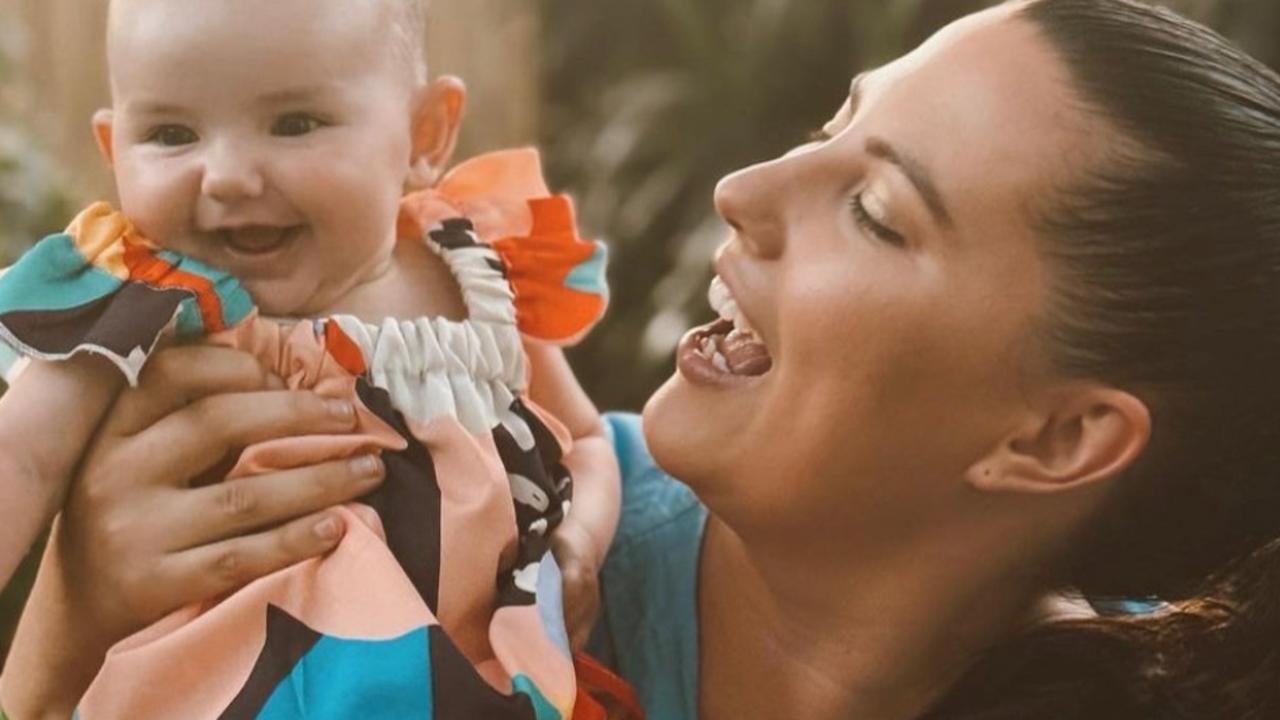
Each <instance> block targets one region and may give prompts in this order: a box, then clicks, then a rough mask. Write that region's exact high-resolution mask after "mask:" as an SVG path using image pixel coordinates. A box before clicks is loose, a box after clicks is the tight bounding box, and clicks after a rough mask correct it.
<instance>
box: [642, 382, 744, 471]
mask: <svg viewBox="0 0 1280 720" xmlns="http://www.w3.org/2000/svg"><path fill="white" fill-rule="evenodd" d="M710 394H717V393H714V392H709V391H708V389H707V388H703V387H699V386H698V385H696V384H694V383H691V382H690V381H689V380H688V379H686V378H685V377H683V376H682V375H681V374H680V373H678V372H677V373H675V374H673V375H672V376H671V377H670V378H668V380H667V382H666V383H664V384H663V385H662V387H660V388H658V391H657V392H655V393H654V394H653V396H652V397H650V398H649V401H648V402H647V403H645V406H644V413H643V418H644V436H645V442H646V444H647V445H648V448H649V452H650V454H652V455H653V459H654V461H655V462H657V464H658V466H659V467H661V468H662V469H663V470H664V471H666V472H667V473H668V474H669V475H671V476H673V477H676V478H679V479H680V480H681V481H683V482H685V483H686V484H688V485H690V486H692V487H693V488H694V489H695V490H696V489H697V488H698V486H699V485H700V484H701V482H702V480H703V478H705V477H708V476H709V475H713V474H716V473H718V472H721V471H725V470H727V469H728V465H729V464H730V463H731V462H732V460H733V458H732V456H731V448H732V447H734V446H736V445H737V443H736V442H735V441H736V440H738V439H739V438H740V437H741V434H742V432H743V430H744V428H742V427H740V426H739V425H740V422H741V421H742V420H744V418H742V417H741V416H740V415H739V416H737V417H734V413H733V412H726V410H728V408H726V407H723V403H720V402H716V400H717V399H718V398H714V397H708V395H710Z"/></svg>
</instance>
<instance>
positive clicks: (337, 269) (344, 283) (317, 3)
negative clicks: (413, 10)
mask: <svg viewBox="0 0 1280 720" xmlns="http://www.w3.org/2000/svg"><path fill="white" fill-rule="evenodd" d="M116 2H117V3H122V5H121V6H119V7H117V8H116V12H117V18H116V21H115V22H114V23H113V29H112V32H111V40H110V46H111V47H110V52H111V65H112V91H113V109H112V112H111V114H110V115H109V116H107V115H102V116H101V121H100V123H99V132H100V136H104V135H106V134H107V133H109V143H110V147H111V152H110V154H111V156H112V162H113V169H114V172H115V178H116V184H117V187H118V190H119V194H120V203H121V209H122V210H123V211H124V213H125V214H126V215H127V216H129V217H130V218H131V219H132V220H133V221H134V223H135V224H136V225H137V226H138V229H139V230H140V231H141V232H142V233H143V234H144V235H145V236H147V237H148V238H150V239H152V240H153V241H155V242H156V243H158V244H160V245H163V246H165V247H167V248H170V249H173V250H176V251H178V252H181V253H184V254H187V255H190V256H193V257H195V258H196V259H198V260H201V261H204V262H206V263H208V264H210V265H213V266H215V267H219V268H222V269H225V270H227V271H229V272H231V273H232V274H233V275H236V276H237V277H239V278H240V279H241V280H242V281H243V282H244V283H245V285H246V286H247V288H248V289H249V291H250V293H251V294H252V295H253V297H254V299H255V300H256V301H257V302H258V304H259V305H260V306H261V308H262V310H263V312H265V313H267V314H270V315H305V314H310V313H318V312H322V311H323V310H325V309H327V308H328V307H329V306H330V305H331V304H332V302H333V301H334V300H336V299H337V298H340V297H342V296H343V295H344V294H345V293H346V292H347V291H348V290H350V289H351V288H352V287H353V286H355V285H356V284H359V283H361V282H364V281H366V280H368V279H370V278H372V277H374V276H376V275H377V274H378V273H380V272H382V271H383V270H385V268H386V266H387V265H388V263H389V262H390V257H391V252H392V248H393V245H394V242H395V221H396V214H397V209H398V205H399V198H400V195H401V193H402V191H403V188H404V184H405V180H406V176H407V175H408V173H409V169H410V165H411V159H412V155H413V149H412V146H413V143H412V137H411V136H412V122H411V120H412V117H413V115H414V105H415V103H416V100H417V98H418V96H419V94H418V92H417V91H416V88H415V83H414V82H413V80H412V73H411V72H410V71H409V70H408V69H407V68H406V66H405V63H404V62H403V59H402V58H400V57H397V54H396V52H395V51H394V50H393V49H392V48H393V43H392V42H391V40H390V33H391V19H390V18H391V15H390V10H389V9H388V8H387V7H386V6H387V5H388V3H385V2H376V1H373V2H350V1H349V0H270V1H269V2H264V1H263V0H217V1H216V2H214V1H211V0H116ZM108 121H109V123H110V124H109V126H108V124H107V123H108Z"/></svg>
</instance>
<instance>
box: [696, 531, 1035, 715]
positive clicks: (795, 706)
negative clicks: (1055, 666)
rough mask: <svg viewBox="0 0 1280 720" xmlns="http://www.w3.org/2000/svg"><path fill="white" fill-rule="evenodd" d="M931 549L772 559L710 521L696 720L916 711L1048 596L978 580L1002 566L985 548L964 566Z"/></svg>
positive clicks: (1009, 582)
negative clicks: (865, 558)
mask: <svg viewBox="0 0 1280 720" xmlns="http://www.w3.org/2000/svg"><path fill="white" fill-rule="evenodd" d="M932 537H934V538H936V537H937V536H936V535H933V536H932ZM935 548H942V549H933V550H931V549H930V548H903V552H901V553H896V555H897V557H896V558H890V557H880V558H877V559H876V560H873V561H869V562H866V563H855V562H844V563H840V564H839V566H838V567H836V566H833V565H832V564H831V563H828V562H826V561H824V560H822V559H821V554H815V553H803V554H802V553H794V554H791V555H786V554H782V555H775V556H771V555H770V554H769V552H768V550H767V549H763V548H760V547H756V546H752V545H749V544H748V543H746V542H744V541H743V540H742V539H741V538H740V537H738V536H737V535H735V534H734V532H733V530H732V529H730V528H729V527H728V526H726V525H724V524H723V523H722V522H720V521H718V520H717V519H716V518H715V517H714V516H713V517H712V518H711V519H710V520H709V521H708V526H707V535H706V540H705V544H704V546H703V556H702V562H701V564H700V568H701V570H700V579H699V587H700V592H699V617H700V620H701V625H700V627H701V631H700V668H699V669H700V673H699V675H700V678H701V682H700V698H699V717H700V718H701V720H724V719H726V718H743V717H804V718H813V719H814V720H825V719H826V718H841V719H843V718H849V717H857V718H868V719H871V718H883V719H884V720H897V719H900V718H901V719H903V720H905V719H907V718H914V717H917V716H918V715H919V714H921V713H922V712H924V711H925V710H926V709H927V708H928V707H929V706H930V705H931V704H932V703H933V702H934V701H936V700H937V699H938V697H940V695H941V694H942V693H943V692H944V691H945V690H946V688H947V687H949V686H950V684H951V683H953V682H954V681H955V680H957V679H958V678H959V676H960V675H961V674H962V673H963V672H964V670H965V669H966V667H967V665H968V662H969V659H970V658H972V657H973V654H974V653H976V652H978V651H980V650H981V649H982V648H983V647H985V646H987V645H989V644H990V643H991V642H993V641H994V640H995V639H997V638H998V637H999V636H1000V635H1001V634H1002V633H1003V632H1007V631H1008V630H1009V629H1011V628H1013V627H1015V626H1016V624H1017V623H1018V621H1019V620H1020V619H1021V618H1023V617H1025V616H1026V614H1027V613H1028V610H1029V608H1030V607H1031V606H1033V605H1034V599H1035V598H1036V597H1038V596H1040V595H1042V594H1043V593H1042V592H1041V588H1039V587H1038V586H1037V585H1036V584H1035V583H1033V582H1031V581H1025V582H1022V581H1018V580H1016V579H1010V578H1011V577H1015V578H1016V574H1014V573H1011V572H997V571H994V570H993V571H991V572H987V573H982V572H979V569H981V568H993V569H994V568H998V567H1000V565H1001V564H1000V563H998V562H992V558H991V556H990V555H989V554H986V553H984V552H983V550H982V548H981V547H975V546H971V550H970V552H971V553H973V554H974V556H973V557H971V558H967V557H964V554H963V552H960V553H957V552H956V548H955V546H954V545H937V546H935ZM979 553H981V555H980V556H978V555H977V554H979ZM853 556H854V555H853V554H852V553H851V554H850V557H853ZM969 559H972V560H974V562H968V561H967V560H969ZM1011 560H1012V558H1011ZM1005 567H1008V566H1005Z"/></svg>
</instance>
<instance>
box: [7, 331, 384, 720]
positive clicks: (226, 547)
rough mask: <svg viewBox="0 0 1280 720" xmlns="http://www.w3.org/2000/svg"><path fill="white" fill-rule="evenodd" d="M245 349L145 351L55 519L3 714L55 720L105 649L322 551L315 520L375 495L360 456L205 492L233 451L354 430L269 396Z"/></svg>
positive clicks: (295, 399)
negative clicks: (135, 381) (138, 372)
mask: <svg viewBox="0 0 1280 720" xmlns="http://www.w3.org/2000/svg"><path fill="white" fill-rule="evenodd" d="M282 387H283V383H281V382H280V380H279V379H278V378H273V377H270V376H268V374H267V373H266V372H265V371H263V370H262V368H261V367H260V366H259V365H258V363H257V362H256V361H255V360H254V359H253V358H252V357H250V356H249V355H247V354H244V353H241V352H238V351H234V350H229V349H225V348H213V347H204V346H198V347H179V348H172V349H169V350H165V351H163V352H160V353H158V354H157V355H156V356H155V357H154V358H152V360H151V362H150V363H149V364H148V366H147V370H146V372H144V374H143V377H142V380H141V384H140V386H139V387H138V388H136V389H132V390H126V391H125V392H124V393H123V394H122V395H121V397H120V398H119V400H118V401H117V403H116V405H115V407H114V409H113V410H112V411H111V413H110V414H109V415H108V417H107V418H106V420H105V421H104V422H103V425H102V427H101V428H100V429H99V431H98V434H97V436H96V439H95V441H94V443H93V444H92V446H91V447H90V448H89V450H88V453H87V455H86V457H85V460H84V462H83V463H82V465H81V470H80V475H79V477H78V478H77V480H76V481H75V482H74V483H73V485H72V488H71V490H70V494H69V496H68V499H67V503H66V506H65V508H64V510H63V514H62V516H61V518H60V519H59V521H58V523H57V524H56V525H55V528H54V531H53V534H52V536H51V538H50V542H49V547H48V549H47V551H46V554H45V558H44V562H43V564H42V566H41V569H40V574H39V577H38V578H37V581H36V585H35V588H34V589H33V591H32V595H31V599H30V600H29V601H28V605H27V609H26V611H25V613H24V616H23V618H22V622H21V624H20V625H19V628H18V633H17V636H16V637H15V639H14V645H13V650H12V652H11V654H10V657H9V660H8V663H7V666H6V668H5V677H4V683H3V687H0V693H3V696H2V698H3V702H0V704H2V705H3V706H4V707H5V709H6V710H8V712H9V713H10V715H11V716H13V717H21V718H27V717H46V716H47V717H63V718H65V717H67V716H68V715H69V714H70V712H71V710H72V709H73V708H74V706H75V704H76V702H77V701H78V699H79V697H80V695H81V694H83V692H84V690H85V689H86V688H87V687H88V685H89V683H90V682H91V680H92V678H93V676H94V675H95V674H96V673H97V671H98V668H99V667H100V666H101V662H102V659H103V656H104V655H105V653H106V650H107V649H108V648H109V647H110V646H111V645H113V644H114V643H116V642H117V641H119V640H121V639H123V638H124V637H126V636H128V635H129V634H131V633H133V632H135V631H137V630H140V629H141V628H143V627H145V626H146V625H147V624H149V623H151V622H154V621H155V620H157V619H159V618H160V617H162V616H163V615H165V614H166V613H168V612H170V611H172V610H175V609H177V608H178V607H180V606H182V605H184V604H187V603H190V602H195V601H200V600H205V599H209V598H212V597H215V596H218V595H221V594H223V593H226V592H229V591H231V590H234V589H235V588H237V587H239V586H241V585H243V584H245V583H247V582H249V581H251V580H254V579H256V578H258V577H262V576H264V575H267V574H269V573H271V572H274V571H276V570H278V569H281V568H284V567H287V566H289V565H292V564H294V563H297V562H299V561H301V560H304V559H306V558H309V557H312V556H315V555H319V554H321V553H323V552H326V551H327V550H329V549H331V548H332V547H333V546H334V545H336V544H337V542H338V540H339V539H340V537H341V535H342V533H343V530H344V528H343V526H342V524H341V520H340V519H339V518H338V517H337V515H336V514H335V513H331V512H328V511H327V510H328V509H329V508H332V507H333V506H335V505H337V504H340V503H343V502H346V501H348V500H352V499H354V498H357V497H359V496H361V495H364V494H365V493H367V492H369V491H370V490H371V489H373V488H374V487H376V486H377V485H378V483H380V482H381V480H382V473H383V468H382V465H381V463H380V461H379V460H378V459H377V458H376V457H365V458H357V459H356V460H354V461H338V462H330V463H325V464H322V465H316V466H312V467H307V468H300V469H296V470H289V471H283V472H276V473H271V474H267V475H260V476H256V477H252V478H245V479H241V480H236V481H232V482H227V483H219V482H212V481H215V480H218V479H220V478H221V476H222V475H223V474H225V472H226V471H227V470H228V469H229V465H230V463H229V460H233V459H234V458H235V457H236V455H237V454H238V452H239V450H240V449H242V448H244V447H245V446H248V445H251V444H253V443H257V442H262V441H266V440H271V439H275V438H281V437H288V436H294V435H306V434H316V433H339V432H343V431H345V430H350V429H352V428H354V426H355V410H354V408H353V407H351V405H350V404H349V403H345V402H341V401H332V400H326V399H323V398H321V397H319V396H317V395H315V394H313V393H310V392H306V391H287V390H283V389H281V388H282Z"/></svg>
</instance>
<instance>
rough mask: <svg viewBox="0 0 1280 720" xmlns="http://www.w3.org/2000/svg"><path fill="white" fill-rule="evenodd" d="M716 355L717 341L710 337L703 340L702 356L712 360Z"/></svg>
mask: <svg viewBox="0 0 1280 720" xmlns="http://www.w3.org/2000/svg"><path fill="white" fill-rule="evenodd" d="M715 353H716V341H715V340H712V339H711V338H709V337H704V338H702V354H703V355H705V356H707V357H708V358H710V357H711V356H712V355H714V354H715Z"/></svg>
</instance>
